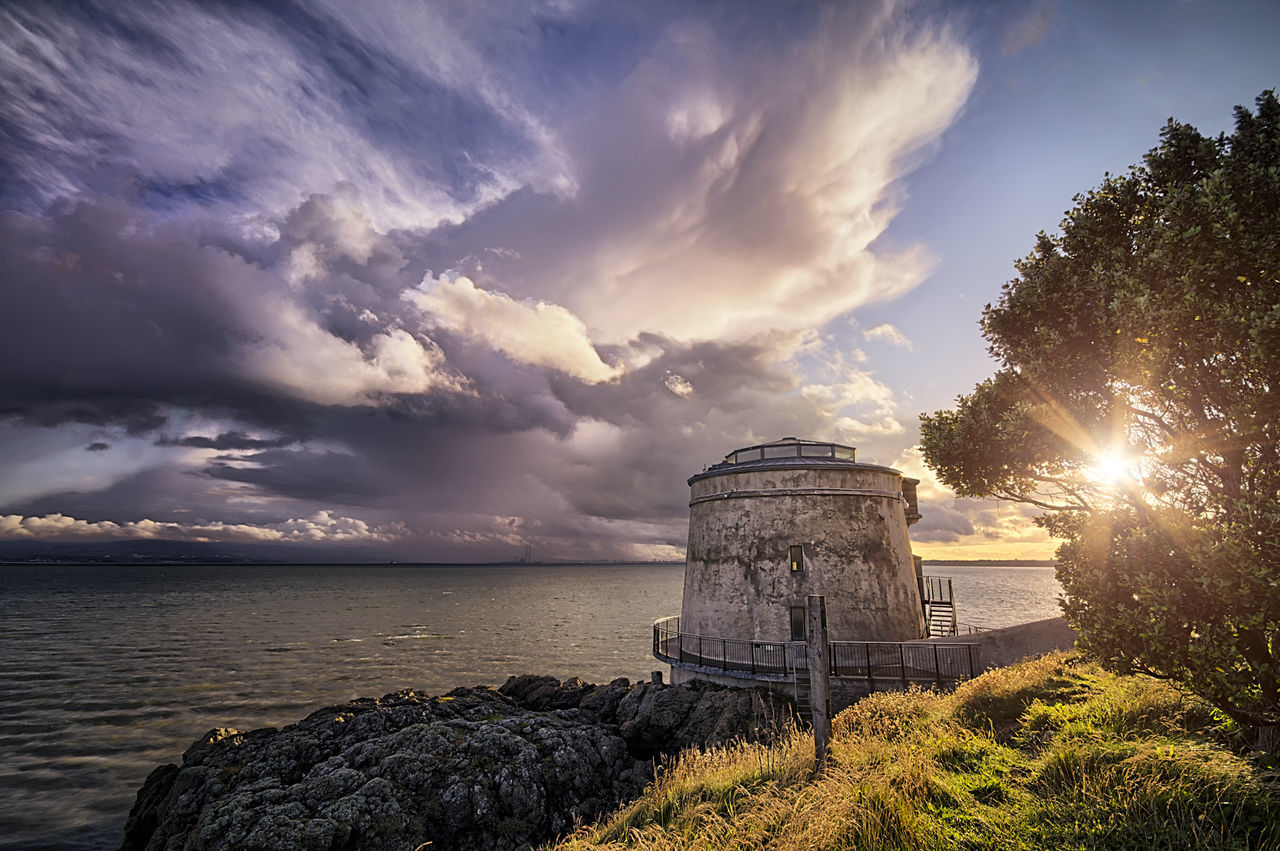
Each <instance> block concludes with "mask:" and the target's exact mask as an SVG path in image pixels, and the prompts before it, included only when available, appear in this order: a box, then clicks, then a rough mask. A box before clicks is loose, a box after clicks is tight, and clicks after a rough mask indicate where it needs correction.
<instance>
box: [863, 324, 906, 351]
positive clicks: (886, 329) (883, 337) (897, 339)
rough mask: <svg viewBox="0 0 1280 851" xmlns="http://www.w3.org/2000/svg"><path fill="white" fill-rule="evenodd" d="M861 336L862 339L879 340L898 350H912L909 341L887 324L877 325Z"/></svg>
mask: <svg viewBox="0 0 1280 851" xmlns="http://www.w3.org/2000/svg"><path fill="white" fill-rule="evenodd" d="M862 336H863V339H866V340H880V341H882V342H885V343H888V344H889V345H891V346H897V347H899V348H902V349H906V350H907V351H911V350H912V349H913V348H914V347H913V346H912V344H911V341H910V340H909V339H907V336H906V335H905V334H903V333H902V332H901V331H899V330H898V329H897V328H895V327H893V326H892V325H889V324H887V323H886V324H883V325H877V326H876V327H874V328H871V329H870V330H867V331H864V332H863V333H862Z"/></svg>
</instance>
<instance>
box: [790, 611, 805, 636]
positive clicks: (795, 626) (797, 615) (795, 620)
mask: <svg viewBox="0 0 1280 851" xmlns="http://www.w3.org/2000/svg"><path fill="white" fill-rule="evenodd" d="M791 640H792V641H804V640H805V638H804V606H792V607H791Z"/></svg>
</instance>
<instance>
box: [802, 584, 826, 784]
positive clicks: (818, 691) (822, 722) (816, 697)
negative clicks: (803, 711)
mask: <svg viewBox="0 0 1280 851" xmlns="http://www.w3.org/2000/svg"><path fill="white" fill-rule="evenodd" d="M805 620H806V621H807V623H806V624H805V626H806V630H805V632H806V634H807V636H808V644H807V645H806V647H805V654H806V656H807V657H808V658H807V661H808V663H809V708H810V712H811V713H812V714H813V759H814V763H815V764H816V765H817V767H818V769H819V770H821V769H822V767H823V766H825V765H826V762H827V740H828V739H829V738H830V737H831V644H830V643H829V642H828V641H827V599H826V598H825V597H822V596H819V595H817V594H810V595H809V599H808V600H807V605H806V606H805Z"/></svg>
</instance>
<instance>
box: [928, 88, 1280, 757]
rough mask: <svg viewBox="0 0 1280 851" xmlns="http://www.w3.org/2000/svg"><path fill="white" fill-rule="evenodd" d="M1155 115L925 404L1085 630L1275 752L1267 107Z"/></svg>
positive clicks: (1279, 294)
mask: <svg viewBox="0 0 1280 851" xmlns="http://www.w3.org/2000/svg"><path fill="white" fill-rule="evenodd" d="M1235 119H1236V120H1235V131H1234V133H1233V134H1231V135H1230V136H1227V135H1225V134H1224V135H1221V136H1219V137H1217V138H1207V137H1205V136H1203V135H1201V134H1200V133H1199V132H1198V131H1197V130H1196V129H1195V128H1194V127H1190V126H1188V125H1185V124H1180V123H1178V122H1176V121H1173V120H1172V119H1171V120H1170V121H1169V123H1168V124H1167V125H1166V126H1165V127H1164V129H1163V131H1162V132H1161V134H1160V140H1161V141H1160V144H1159V146H1157V147H1156V148H1153V149H1152V150H1151V151H1150V152H1148V154H1147V155H1146V157H1145V158H1144V160H1143V165H1141V166H1135V167H1133V168H1131V169H1130V170H1129V172H1128V173H1127V174H1125V175H1123V176H1112V175H1109V174H1108V175H1106V176H1105V177H1104V179H1103V181H1102V183H1101V184H1100V185H1099V186H1098V187H1097V188H1095V189H1093V190H1091V191H1090V192H1088V193H1087V194H1084V195H1079V196H1076V198H1075V199H1074V204H1075V206H1074V207H1073V209H1071V210H1070V211H1069V212H1068V213H1067V214H1066V218H1065V219H1064V220H1063V221H1062V223H1061V230H1060V232H1059V233H1057V234H1054V235H1050V234H1046V233H1044V232H1041V233H1040V234H1039V236H1038V238H1037V240H1036V245H1035V249H1034V251H1033V252H1032V253H1031V254H1030V255H1029V256H1028V257H1027V258H1026V259H1024V260H1022V261H1020V262H1019V263H1018V264H1017V269H1018V273H1019V274H1018V276H1017V277H1016V278H1014V279H1013V280H1012V281H1010V282H1009V283H1007V284H1005V286H1004V288H1003V290H1002V291H1001V295H1000V299H999V302H998V303H997V304H996V305H995V306H992V305H987V307H986V309H985V310H984V312H983V316H982V321H981V327H982V332H983V335H984V336H985V337H986V339H987V341H988V342H989V344H990V352H991V354H992V355H993V356H994V357H995V358H996V359H997V361H998V363H999V368H998V371H997V372H996V374H995V375H994V377H992V378H990V379H988V380H987V381H984V382H983V383H981V384H979V385H978V386H977V387H976V388H975V389H974V390H973V392H972V393H970V394H968V395H963V396H960V397H959V398H958V400H957V403H958V404H957V407H956V408H955V409H954V410H948V411H938V412H936V413H934V414H932V415H929V414H925V415H922V416H921V418H920V419H921V432H922V448H923V453H924V457H925V461H926V462H927V463H928V465H929V466H930V467H931V468H933V469H934V470H935V471H936V473H937V475H938V477H939V479H940V480H941V481H942V482H943V483H944V484H946V485H948V486H949V487H951V488H952V489H953V490H954V491H955V492H956V493H957V494H959V495H962V496H979V497H989V496H990V497H998V498H1002V499H1009V500H1016V501H1019V502H1024V503H1029V504H1031V505H1035V506H1038V507H1039V508H1041V509H1043V510H1044V513H1043V514H1042V515H1041V516H1040V517H1039V518H1038V522H1040V523H1042V524H1043V525H1045V526H1046V527H1047V528H1048V529H1049V530H1050V532H1052V533H1053V534H1054V535H1055V536H1058V537H1060V538H1062V539H1063V541H1064V542H1063V544H1062V545H1061V546H1060V548H1059V549H1058V577H1059V579H1060V580H1061V582H1062V586H1063V589H1064V590H1065V592H1066V599H1065V601H1064V603H1063V608H1064V610H1065V614H1066V617H1067V619H1068V620H1069V621H1070V622H1071V623H1072V625H1073V626H1075V627H1077V628H1078V629H1079V630H1080V632H1081V635H1082V643H1083V644H1084V645H1085V646H1086V647H1087V648H1089V649H1091V650H1092V651H1093V652H1095V653H1096V654H1098V655H1099V657H1100V658H1102V659H1103V660H1104V662H1106V663H1108V664H1109V665H1110V666H1111V667H1113V668H1114V669H1118V670H1132V671H1141V672H1146V673H1148V674H1151V675H1154V676H1157V677H1163V678H1167V679H1169V680H1172V681H1174V682H1177V683H1179V684H1181V685H1182V686H1183V687H1184V688H1186V689H1188V690H1189V691H1191V692H1193V693H1196V694H1199V695H1201V696H1202V697H1204V698H1206V699H1208V700H1209V701H1211V702H1212V703H1213V704H1214V705H1216V706H1217V707H1219V708H1220V709H1221V710H1222V711H1223V712H1225V713H1226V714H1227V715H1229V716H1230V717H1231V718H1233V719H1234V720H1235V721H1237V722H1238V723H1239V724H1240V725H1241V727H1242V729H1244V730H1245V731H1246V732H1247V733H1249V734H1250V735H1251V736H1252V739H1253V742H1254V743H1255V745H1256V746H1258V747H1262V748H1264V749H1269V750H1270V749H1275V748H1276V746H1277V745H1278V744H1280V733H1278V731H1280V726H1278V725H1280V102H1278V101H1277V99H1276V96H1275V93H1274V92H1273V91H1268V92H1264V93H1263V94H1262V95H1260V96H1259V97H1258V99H1257V102H1256V110H1255V111H1254V112H1250V111H1249V110H1248V109H1246V108H1243V107H1237V108H1236V112H1235Z"/></svg>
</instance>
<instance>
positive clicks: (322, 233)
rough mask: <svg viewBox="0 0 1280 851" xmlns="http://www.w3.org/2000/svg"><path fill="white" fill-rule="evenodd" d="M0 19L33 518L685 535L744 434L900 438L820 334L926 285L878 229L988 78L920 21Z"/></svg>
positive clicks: (276, 530)
mask: <svg viewBox="0 0 1280 851" xmlns="http://www.w3.org/2000/svg"><path fill="white" fill-rule="evenodd" d="M0 18H2V19H3V21H0V22H3V23H5V24H6V25H10V26H8V27H7V28H6V27H0V80H3V85H5V86H6V90H8V91H12V92H14V93H16V94H15V97H14V98H13V99H12V100H13V103H14V106H13V108H12V109H11V110H9V112H7V113H6V120H7V122H8V123H7V124H6V127H7V128H8V129H7V130H6V132H10V131H11V132H12V136H11V137H7V138H11V141H12V145H11V146H10V150H11V153H12V158H11V162H12V164H13V174H14V179H13V180H12V181H7V182H4V183H2V184H0V200H3V202H4V203H5V208H6V209H8V210H15V211H19V212H10V213H6V214H4V218H3V226H2V227H0V267H2V268H4V269H5V270H6V274H5V276H4V278H3V281H0V287H2V288H3V293H4V296H5V304H6V310H7V311H9V315H12V316H21V317H22V321H21V322H17V323H12V326H13V327H12V328H7V329H6V334H5V335H2V336H0V399H3V406H2V408H3V409H2V410H0V429H3V430H4V435H3V436H4V437H5V439H4V440H3V441H0V507H3V509H4V511H5V513H6V515H7V516H8V517H10V518H15V517H16V518H18V519H17V520H13V521H12V523H13V524H15V528H17V527H20V528H21V529H23V530H25V531H24V532H21V533H19V532H14V533H13V534H28V535H35V534H37V531H36V530H39V531H38V534H39V535H40V536H41V537H40V538H39V539H40V540H46V539H51V538H50V537H49V536H57V535H67V536H76V535H84V536H93V535H107V536H111V535H120V536H124V537H129V536H142V535H157V536H161V535H167V536H178V537H180V538H182V539H188V538H198V537H200V536H205V537H209V538H210V539H216V540H249V539H255V540H263V541H271V540H312V539H316V536H319V539H323V540H337V539H340V538H341V537H342V536H348V537H350V538H351V539H352V540H354V539H357V538H360V537H361V536H363V537H365V538H367V539H369V540H375V541H378V540H380V541H382V542H383V543H385V544H386V545H387V547H388V548H389V550H388V551H389V552H392V553H394V554H396V557H398V558H437V557H440V558H459V559H468V560H469V559H476V558H495V557H510V556H511V555H512V546H513V544H514V545H515V546H516V551H517V552H518V548H519V547H520V546H522V545H523V544H524V543H533V544H534V545H535V546H536V548H537V550H538V551H539V552H540V553H541V554H542V555H543V556H544V557H564V558H584V557H586V558H589V557H600V558H613V557H623V556H626V555H631V556H644V557H651V556H652V555H653V554H665V555H673V554H677V553H678V552H679V551H680V548H681V547H682V546H683V544H684V538H685V535H686V533H687V497H688V494H687V489H686V486H685V480H686V479H687V478H688V477H689V476H690V475H692V474H693V473H696V472H697V471H698V470H700V469H701V468H702V467H703V466H704V465H705V464H708V463H712V462H715V461H717V460H719V458H721V457H723V455H724V453H725V452H727V451H729V450H730V449H732V448H734V447H737V446H742V445H748V444H751V443H758V442H762V441H765V440H771V439H776V438H778V437H781V436H784V435H788V434H799V435H806V436H811V437H815V438H820V439H834V440H840V441H841V442H853V443H856V444H858V445H859V447H860V451H862V452H863V455H862V456H861V457H869V458H875V457H892V456H893V452H894V451H896V448H897V447H898V446H899V445H900V443H901V441H902V439H903V435H904V433H905V428H904V426H903V425H902V424H901V416H900V411H899V408H900V404H901V403H900V399H899V398H897V396H896V395H895V393H894V392H893V391H892V390H891V389H890V387H889V386H888V385H887V384H886V383H885V380H884V378H883V377H882V374H881V373H880V372H878V371H877V363H876V361H875V360H874V358H872V357H869V356H868V355H867V354H865V353H862V352H857V351H856V350H855V351H842V350H841V348H840V346H838V345H837V344H836V342H835V341H834V339H833V337H832V336H831V332H829V331H828V330H826V329H825V328H824V326H826V325H827V324H829V323H832V322H833V320H837V319H838V318H839V317H842V316H843V317H847V316H848V315H849V312H850V311H851V310H854V309H855V308H857V307H860V306H863V305H866V304H870V303H872V302H876V301H884V300H887V299H892V298H896V297H898V296H900V295H902V294H903V293H906V292H908V291H909V290H910V289H911V288H912V287H914V286H916V285H917V284H918V283H919V282H920V281H921V280H922V278H923V276H924V275H925V274H926V272H927V270H928V269H929V268H930V263H931V260H930V257H929V254H928V251H927V250H926V249H925V248H923V247H921V246H910V245H908V246H905V247H902V248H900V249H894V250H890V249H888V248H885V244H886V243H885V241H884V240H881V239H880V237H881V236H882V235H883V234H884V232H885V229H886V228H887V227H888V224H889V222H890V221H891V220H892V218H893V216H894V214H895V212H896V210H897V208H898V207H899V206H900V205H901V204H902V202H903V195H902V188H901V179H902V177H903V176H904V175H906V174H907V173H909V172H910V170H911V169H912V168H914V167H915V166H917V165H918V164H919V163H921V162H922V161H923V160H924V159H925V158H927V157H928V156H929V155H930V152H931V151H932V150H933V148H934V147H935V146H936V145H937V144H938V139H939V137H940V134H941V133H942V132H943V131H944V130H945V129H946V127H947V126H948V125H949V123H950V122H951V121H952V120H954V118H955V116H956V115H957V114H958V113H959V111H960V110H961V108H962V106H963V104H964V102H965V99H966V98H967V96H968V93H969V91H970V89H971V88H972V85H973V81H974V78H975V74H976V64H975V59H974V57H973V54H972V52H971V51H970V50H969V49H968V48H967V47H966V46H965V45H964V44H963V42H962V41H961V40H960V38H959V36H958V35H957V34H956V33H955V32H954V31H953V30H952V29H950V28H949V26H948V24H947V22H946V21H945V20H942V19H939V18H936V17H932V16H930V15H926V14H924V13H923V12H922V11H921V9H920V8H919V7H915V6H911V5H908V4H903V3H898V2H885V3H882V4H831V5H826V6H823V5H819V4H811V5H810V4H801V6H799V7H794V6H787V7H776V8H775V7H771V6H768V5H764V6H761V7H758V8H754V9H752V13H751V14H749V15H744V14H741V8H739V7H738V6H737V5H736V4H720V5H717V4H698V5H695V6H689V5H687V4H681V3H672V4H666V3H663V2H655V3H654V4H651V5H650V4H646V5H645V8H644V9H643V10H639V9H637V8H635V7H631V6H629V5H627V4H582V5H579V6H573V7H563V8H557V9H549V8H546V7H545V6H543V7H539V9H538V10H536V11H526V10H523V9H514V10H513V9H512V7H510V6H509V5H505V4H489V3H449V2H444V3H432V4H396V3H372V4H368V5H362V6H353V5H351V4H345V3H342V4H339V3H332V4H330V3H326V2H322V0H317V2H314V3H308V4H304V5H298V6H253V5H249V6H218V5H208V4H192V3H184V2H177V3H173V4H168V5H165V6H164V7H163V8H159V7H156V8H154V9H153V8H150V7H146V8H143V7H135V6H130V5H127V4H126V5H120V4H115V5H110V6H108V5H106V4H103V5H101V6H97V5H94V4H92V3H90V4H88V5H84V4H81V5H78V6H59V7H56V8H52V7H51V8H50V9H48V10H45V11H43V12H41V13H35V12H33V11H30V10H27V9H18V8H14V9H6V10H4V11H2V12H0ZM838 324H840V325H841V326H842V327H848V323H847V322H841V323H838ZM888 328H891V326H887V325H886V326H880V327H879V328H876V329H872V332H869V333H872V334H873V335H874V336H873V337H872V339H878V340H880V341H882V342H889V343H891V344H898V341H897V339H896V338H893V337H891V336H889V334H888V331H887V330H881V329H888ZM872 354H875V352H874V351H873V352H872ZM100 445H101V446H107V447H109V449H110V451H106V450H98V449H94V450H93V451H85V449H86V447H96V446H100ZM868 448H870V451H869V452H868V451H867V450H868ZM355 515H358V516H359V518H360V519H359V520H358V521H357V520H356V519H355ZM32 518H34V519H32ZM78 518H91V519H86V520H81V519H78ZM137 518H146V519H145V520H138V519H137ZM192 518H203V519H201V520H198V521H196V520H193V519H192ZM281 518H294V519H293V520H282V519H281ZM29 520H30V522H28V521H29ZM6 522H10V521H6ZM360 523H364V524H366V526H365V527H362V526H360V525H359V524H360ZM110 524H114V525H110ZM398 524H399V525H398ZM400 529H403V532H400V531H394V532H393V531H388V530H400ZM59 530H60V531H59ZM379 530H383V531H381V532H380V531H379ZM378 535H383V538H378V537H377V536H378ZM255 536H256V537H255Z"/></svg>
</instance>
